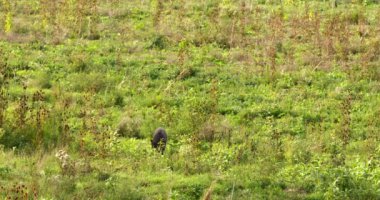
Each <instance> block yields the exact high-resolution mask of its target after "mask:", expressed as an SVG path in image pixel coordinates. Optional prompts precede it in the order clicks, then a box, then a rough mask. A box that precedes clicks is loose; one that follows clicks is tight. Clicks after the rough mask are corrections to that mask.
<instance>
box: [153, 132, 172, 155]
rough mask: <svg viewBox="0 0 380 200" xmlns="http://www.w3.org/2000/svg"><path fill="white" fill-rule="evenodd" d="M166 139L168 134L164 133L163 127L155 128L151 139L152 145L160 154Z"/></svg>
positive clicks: (163, 149)
mask: <svg viewBox="0 0 380 200" xmlns="http://www.w3.org/2000/svg"><path fill="white" fill-rule="evenodd" d="M167 140H168V136H167V134H166V131H165V129H163V128H157V129H156V130H155V131H154V133H153V139H152V140H151V142H152V147H153V148H155V149H157V151H159V152H161V154H164V151H165V147H166V142H167Z"/></svg>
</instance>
